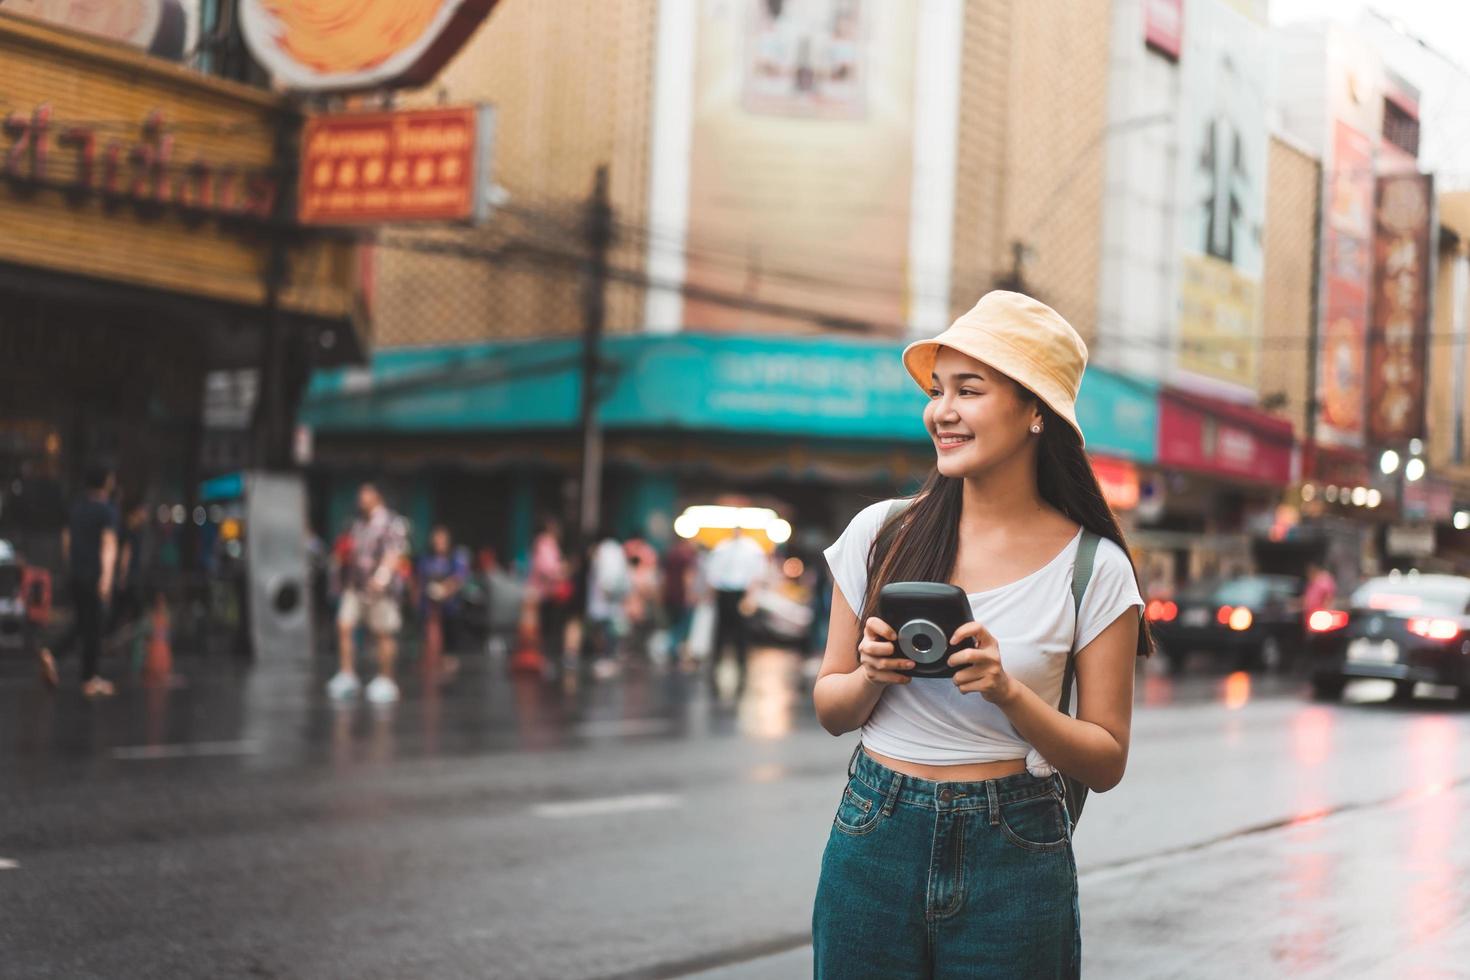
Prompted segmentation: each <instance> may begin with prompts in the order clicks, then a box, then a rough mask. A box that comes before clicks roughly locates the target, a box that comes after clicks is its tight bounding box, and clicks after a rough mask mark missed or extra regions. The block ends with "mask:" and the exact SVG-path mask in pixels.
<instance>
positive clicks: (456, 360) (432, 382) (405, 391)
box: [302, 333, 1158, 462]
mask: <svg viewBox="0 0 1470 980" xmlns="http://www.w3.org/2000/svg"><path fill="white" fill-rule="evenodd" d="M580 348H581V345H580V343H579V342H578V341H576V340H574V339H563V340H553V341H521V342H507V343H481V344H465V345H454V346H445V347H404V348H391V349H386V350H380V351H378V352H376V353H375V354H374V356H373V361H372V366H371V368H369V369H350V368H349V369H340V370H332V371H323V372H318V373H317V374H316V375H315V376H314V377H313V379H312V384H311V387H310V389H309V390H308V392H307V397H306V400H305V404H304V406H303V409H302V421H303V422H304V423H305V424H307V425H310V426H311V427H312V428H314V429H315V430H316V431H317V432H318V433H319V434H322V435H330V434H332V433H349V432H354V433H369V432H403V433H408V432H415V433H425V432H470V431H501V432H504V431H513V430H548V429H567V428H572V427H575V426H576V424H577V413H578V406H579V404H580V398H581V360H580V357H581V349H580ZM902 349H903V345H902V344H901V343H899V342H896V341H891V340H882V341H870V340H860V339H853V338H848V337H830V336H824V337H779V336H771V337H767V336H732V335H720V334H693V333H681V334H673V335H650V334H637V335H630V336H614V337H609V338H607V339H606V340H605V341H604V343H603V352H602V356H603V363H604V370H603V380H602V384H603V386H604V392H603V401H602V409H601V417H602V421H603V425H604V426H605V427H606V428H607V429H609V430H619V429H621V430H635V429H636V430H647V429H654V430H669V429H673V430H682V431H690V432H730V433H740V434H749V435H773V436H781V435H789V436H802V437H806V438H831V439H843V440H872V441H883V442H923V441H925V435H924V430H923V424H922V421H921V418H920V415H921V413H922V411H923V406H924V397H925V396H924V394H923V393H922V392H921V391H920V390H919V389H918V388H917V387H916V386H915V385H914V384H913V382H912V381H911V380H910V379H909V377H908V375H907V374H906V373H905V372H904V371H903V369H902V367H901V366H900V365H899V353H900V351H901V350H902ZM1078 414H1079V417H1080V419H1081V422H1082V426H1083V429H1084V431H1086V432H1087V434H1088V446H1089V448H1090V449H1092V450H1094V451H1096V452H1102V453H1108V454H1113V455H1119V456H1122V457H1125V458H1128V459H1132V460H1136V461H1139V462H1150V461H1152V460H1153V458H1154V443H1155V435H1156V432H1157V429H1158V424H1157V419H1158V408H1157V389H1156V388H1155V387H1154V386H1151V385H1148V384H1145V383H1142V382H1137V381H1133V380H1130V379H1127V378H1123V377H1121V376H1119V375H1116V374H1112V373H1110V372H1107V371H1104V370H1102V369H1099V368H1094V369H1092V370H1089V371H1088V373H1087V378H1086V380H1085V381H1084V382H1083V386H1082V398H1081V401H1080V403H1079V406H1078Z"/></svg>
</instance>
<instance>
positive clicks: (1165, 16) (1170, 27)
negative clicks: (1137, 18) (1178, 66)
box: [1143, 0, 1184, 61]
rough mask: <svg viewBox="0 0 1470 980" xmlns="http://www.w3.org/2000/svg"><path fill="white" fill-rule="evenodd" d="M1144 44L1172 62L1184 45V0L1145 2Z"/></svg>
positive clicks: (1152, 0) (1151, 0)
mask: <svg viewBox="0 0 1470 980" xmlns="http://www.w3.org/2000/svg"><path fill="white" fill-rule="evenodd" d="M1143 43H1144V44H1147V45H1148V46H1149V47H1151V48H1153V49H1154V50H1155V51H1157V52H1158V53H1159V54H1161V55H1164V56H1165V57H1166V58H1169V59H1170V60H1172V61H1178V60H1179V49H1180V47H1181V46H1182V45H1183V43H1184V0H1143Z"/></svg>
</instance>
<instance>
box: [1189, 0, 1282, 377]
mask: <svg viewBox="0 0 1470 980" xmlns="http://www.w3.org/2000/svg"><path fill="white" fill-rule="evenodd" d="M1185 20H1186V22H1187V23H1188V25H1189V31H1188V33H1187V34H1186V36H1185V38H1184V52H1183V54H1182V55H1181V57H1180V68H1179V71H1180V95H1179V99H1180V110H1179V120H1180V131H1179V147H1180V149H1179V159H1180V163H1181V165H1180V167H1179V180H1180V186H1179V195H1178V196H1179V205H1180V206H1179V214H1180V219H1179V220H1180V226H1179V236H1180V237H1179V241H1180V244H1181V251H1182V253H1183V254H1182V258H1181V263H1180V285H1179V347H1178V353H1177V356H1176V358H1175V367H1176V368H1177V370H1178V371H1179V372H1181V373H1184V374H1188V375H1192V376H1195V377H1202V378H1206V379H1208V380H1209V381H1211V382H1214V383H1216V384H1217V385H1220V384H1223V385H1229V386H1231V387H1233V388H1236V389H1238V390H1239V391H1240V392H1241V394H1242V395H1253V394H1254V389H1255V384H1256V376H1257V373H1258V363H1257V362H1258V353H1259V349H1260V300H1261V276H1262V272H1263V269H1264V259H1265V253H1264V251H1263V247H1262V229H1263V228H1264V227H1265V207H1266V160H1267V133H1266V116H1267V112H1266V106H1267V95H1268V93H1267V85H1268V80H1269V77H1270V63H1269V60H1268V58H1267V55H1266V52H1267V50H1268V47H1267V45H1266V43H1265V42H1266V28H1265V26H1264V25H1263V24H1261V23H1260V22H1258V21H1257V20H1255V19H1253V18H1251V17H1249V16H1246V15H1245V14H1244V13H1242V12H1241V11H1240V10H1239V9H1237V8H1236V7H1235V6H1233V5H1230V4H1226V3H1223V2H1221V0H1189V2H1188V3H1186V4H1185Z"/></svg>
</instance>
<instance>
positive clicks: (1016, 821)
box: [1000, 795, 1070, 851]
mask: <svg viewBox="0 0 1470 980" xmlns="http://www.w3.org/2000/svg"><path fill="white" fill-rule="evenodd" d="M1000 829H1001V831H1002V832H1003V833H1004V834H1005V837H1006V840H1008V841H1010V842H1011V843H1012V844H1015V845H1016V846H1017V847H1020V848H1023V849H1025V850H1028V851H1061V850H1065V849H1066V847H1067V845H1068V844H1069V843H1070V840H1069V839H1068V837H1067V816H1066V813H1065V811H1064V810H1063V809H1062V803H1061V801H1060V800H1058V799H1057V798H1056V797H1055V796H1052V795H1047V796H1038V797H1035V798H1034V799H1030V800H1021V801H1020V802H1018V803H1007V804H1006V805H1004V806H1002V807H1001V808H1000Z"/></svg>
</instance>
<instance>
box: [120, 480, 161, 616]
mask: <svg viewBox="0 0 1470 980" xmlns="http://www.w3.org/2000/svg"><path fill="white" fill-rule="evenodd" d="M156 554H157V548H156V545H155V542H154V538H153V533H152V528H151V527H150V522H149V515H148V505H147V504H146V503H144V502H143V501H141V500H139V501H134V502H133V505H132V506H131V507H129V508H128V509H127V512H126V513H125V514H124V516H123V521H122V530H121V533H120V534H119V535H118V555H117V575H116V582H117V584H116V588H115V590H114V591H115V598H114V599H113V603H112V615H111V617H110V621H109V626H108V633H109V634H112V636H113V639H112V641H111V642H113V643H120V642H122V641H123V640H126V639H128V638H129V637H131V636H134V635H137V634H139V633H140V631H141V627H142V620H143V617H144V615H145V614H146V613H147V611H148V610H149V609H151V608H152V606H153V589H154V588H155V587H156V585H157V580H156V569H155V567H154V566H155V558H156ZM122 630H126V631H127V635H126V636H120V635H119V632H120V631H122Z"/></svg>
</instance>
